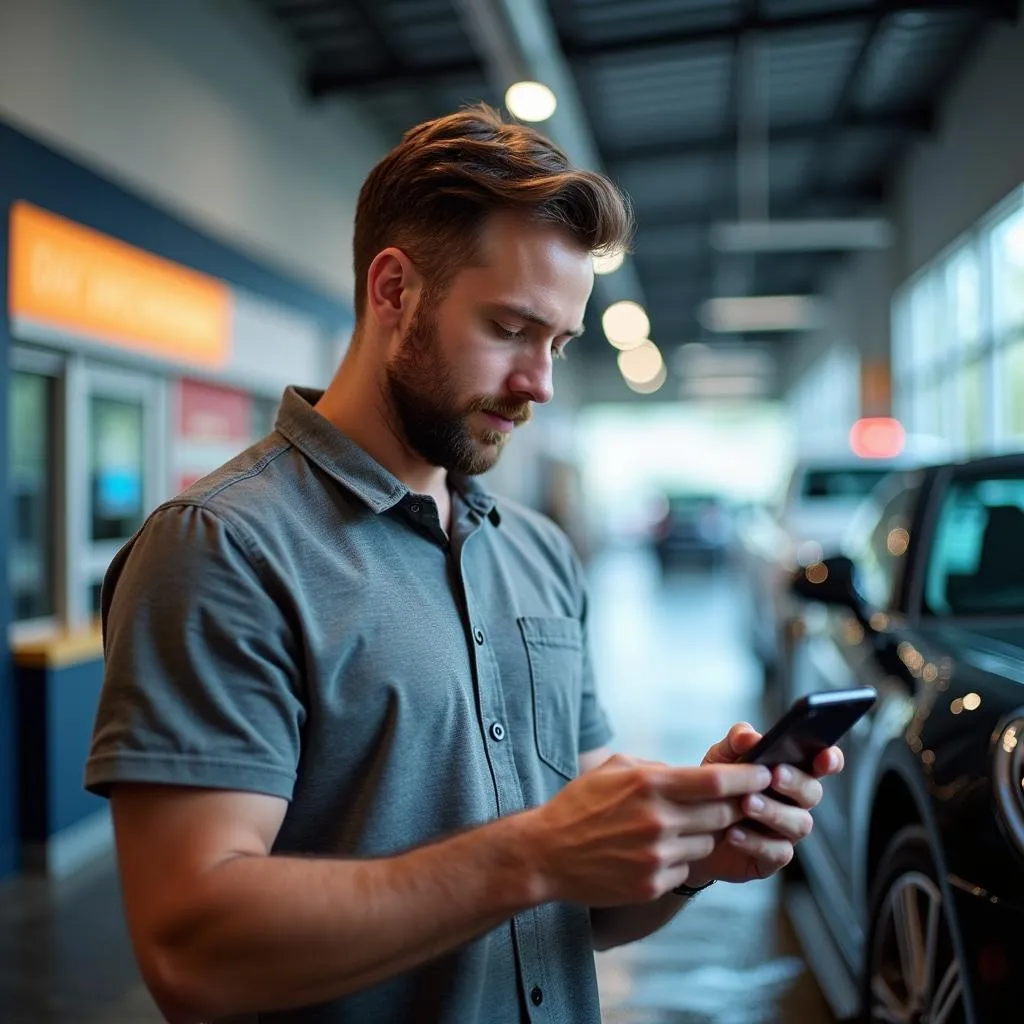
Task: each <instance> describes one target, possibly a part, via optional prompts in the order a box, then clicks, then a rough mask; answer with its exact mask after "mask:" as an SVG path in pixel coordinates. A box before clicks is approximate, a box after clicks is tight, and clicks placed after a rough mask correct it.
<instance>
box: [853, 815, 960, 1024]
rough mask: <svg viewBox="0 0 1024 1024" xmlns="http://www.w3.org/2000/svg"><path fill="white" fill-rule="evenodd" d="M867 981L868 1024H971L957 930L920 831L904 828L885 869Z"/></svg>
mask: <svg viewBox="0 0 1024 1024" xmlns="http://www.w3.org/2000/svg"><path fill="white" fill-rule="evenodd" d="M871 907H872V911H871V923H870V930H869V935H868V949H867V963H866V965H865V967H866V969H865V972H864V974H865V977H864V993H863V996H864V999H863V1006H864V1008H865V1013H864V1019H865V1021H866V1022H867V1024H878V1022H886V1024H969V1022H971V1021H972V1020H973V1015H972V1014H971V1013H970V1012H969V1008H968V1005H967V995H966V993H965V992H964V971H963V965H962V964H961V962H960V958H959V956H958V954H957V951H956V944H955V943H954V940H953V935H954V929H955V928H956V923H955V920H954V916H953V910H952V908H951V907H950V906H949V904H948V903H947V901H946V899H945V897H944V895H943V892H942V887H941V886H940V885H939V881H938V872H937V871H936V869H935V861H934V859H933V857H932V854H931V850H930V847H929V843H928V833H927V832H926V831H925V830H924V829H923V828H921V827H920V826H918V825H914V826H910V827H908V828H904V829H902V830H901V831H900V832H898V833H897V834H896V836H895V837H894V838H893V840H892V842H891V843H890V844H889V848H888V849H887V850H886V852H885V855H884V857H883V858H882V863H881V865H880V866H879V871H878V875H877V881H876V884H875V887H874V896H873V899H872V903H871Z"/></svg>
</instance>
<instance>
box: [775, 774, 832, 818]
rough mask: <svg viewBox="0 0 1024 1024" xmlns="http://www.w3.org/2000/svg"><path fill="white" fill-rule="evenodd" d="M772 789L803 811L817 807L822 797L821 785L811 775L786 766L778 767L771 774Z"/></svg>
mask: <svg viewBox="0 0 1024 1024" xmlns="http://www.w3.org/2000/svg"><path fill="white" fill-rule="evenodd" d="M772 788H773V789H774V790H775V792H776V793H778V794H779V795H780V796H784V797H788V798H789V799H790V800H792V801H793V803H794V804H796V806H797V807H802V808H804V809H805V810H810V809H811V808H812V807H817V806H818V804H819V803H821V798H822V796H823V790H822V787H821V783H820V782H819V781H818V780H817V779H816V778H815V777H814V776H813V775H808V774H807V773H806V772H802V771H800V770H799V769H798V768H793V767H791V766H790V765H786V764H782V765H779V766H778V767H777V768H776V769H775V770H774V772H773V773H772Z"/></svg>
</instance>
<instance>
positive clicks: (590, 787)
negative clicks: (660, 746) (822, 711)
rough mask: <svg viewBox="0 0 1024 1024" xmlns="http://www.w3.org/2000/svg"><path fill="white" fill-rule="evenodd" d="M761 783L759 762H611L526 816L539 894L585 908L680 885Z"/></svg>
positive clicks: (642, 898)
mask: <svg viewBox="0 0 1024 1024" xmlns="http://www.w3.org/2000/svg"><path fill="white" fill-rule="evenodd" d="M770 781H771V772H770V771H769V770H768V769H767V768H763V767H761V766H759V765H735V764H727V763H724V762H722V763H718V764H714V765H709V766H706V767H701V768H672V767H669V766H668V765H664V764H655V763H652V762H649V761H639V760H637V759H634V758H629V757H622V756H616V757H612V758H610V759H609V760H608V761H606V762H604V764H602V765H601V766H600V767H599V768H595V769H593V770H592V771H588V772H586V773H585V774H584V775H581V776H580V777H579V778H578V779H576V780H575V781H574V782H571V783H569V785H568V786H566V787H565V789H563V790H562V791H561V792H560V793H559V794H558V795H557V796H556V797H554V798H553V799H552V800H550V801H549V802H548V803H546V804H543V805H542V806H541V807H538V808H537V809H536V810H534V811H531V812H528V814H529V815H530V817H529V819H528V830H527V834H526V837H525V838H526V839H527V842H528V843H529V845H530V847H531V849H532V851H533V852H534V855H535V860H536V866H537V868H538V872H539V876H540V877H541V878H543V879H544V880H545V882H546V885H545V893H544V895H545V897H546V898H547V899H551V900H565V901H568V902H574V903H582V904H585V905H587V906H591V907H611V906H618V905H623V904H631V903H645V902H649V901H652V900H656V899H658V898H660V897H661V896H663V895H665V894H666V893H668V892H670V891H671V890H672V889H674V888H675V887H676V886H679V885H682V884H683V883H684V882H686V881H687V879H688V878H689V877H690V871H691V865H692V864H693V863H694V862H697V861H704V860H705V859H706V858H708V857H709V855H711V854H712V851H713V850H714V848H715V843H716V836H718V835H720V834H721V833H722V832H723V831H724V830H726V829H728V828H729V827H730V826H731V825H733V824H735V823H736V822H737V821H740V820H741V819H742V818H743V816H744V811H743V810H742V809H741V801H742V800H743V798H745V797H749V796H751V795H752V794H755V793H760V792H762V791H763V790H764V789H766V788H767V786H768V785H769V783H770Z"/></svg>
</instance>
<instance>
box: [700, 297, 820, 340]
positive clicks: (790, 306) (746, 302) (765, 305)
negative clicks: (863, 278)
mask: <svg viewBox="0 0 1024 1024" xmlns="http://www.w3.org/2000/svg"><path fill="white" fill-rule="evenodd" d="M700 317H701V322H702V323H703V324H704V326H705V327H706V328H707V329H708V330H709V331H715V332H717V333H719V334H744V333H754V332H758V333H759V332H762V331H764V332H767V331H809V330H813V329H814V328H815V327H818V326H820V324H821V308H820V303H819V301H818V300H817V299H816V298H814V297H813V296H811V295H753V296H736V297H734V298H725V299H708V301H707V302H705V303H704V305H703V306H702V307H701V313H700Z"/></svg>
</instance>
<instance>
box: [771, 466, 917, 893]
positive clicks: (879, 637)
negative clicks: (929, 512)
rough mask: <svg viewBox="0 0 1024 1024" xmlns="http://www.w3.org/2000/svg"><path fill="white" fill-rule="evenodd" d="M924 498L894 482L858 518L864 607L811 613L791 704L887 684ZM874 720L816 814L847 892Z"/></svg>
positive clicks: (846, 745) (860, 726) (847, 750)
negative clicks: (904, 576) (858, 784)
mask: <svg viewBox="0 0 1024 1024" xmlns="http://www.w3.org/2000/svg"><path fill="white" fill-rule="evenodd" d="M918 493H919V488H918V486H917V484H916V483H914V482H912V478H907V477H900V478H894V479H893V480H892V481H890V482H889V483H888V484H886V485H883V489H882V490H881V491H880V492H879V493H878V494H877V495H876V498H875V499H873V504H874V507H875V508H877V510H878V511H877V512H876V513H874V515H873V518H870V517H868V516H867V515H866V514H861V515H859V516H858V517H857V519H856V521H855V527H854V529H855V530H857V531H861V532H859V533H855V534H854V535H853V536H851V537H850V538H849V539H848V542H847V552H848V554H849V555H850V557H851V558H852V559H853V561H854V565H855V580H856V585H857V590H858V591H859V593H860V595H861V597H862V600H863V604H862V607H861V608H860V609H859V610H858V611H854V610H853V609H852V608H846V607H831V608H825V607H823V606H821V605H816V606H815V605H809V606H806V607H805V609H804V615H803V637H802V639H801V640H800V642H799V643H798V644H797V646H796V648H795V650H794V655H793V674H792V693H791V697H792V698H793V699H796V698H797V697H800V696H803V695H804V694H806V693H812V692H816V691H821V690H832V689H846V688H849V687H857V686H874V687H876V688H879V689H880V688H882V687H883V686H884V685H885V672H884V670H883V667H882V666H884V665H885V664H887V661H888V657H889V656H890V655H891V651H890V648H892V647H894V646H895V644H896V643H897V642H898V637H897V636H896V634H895V633H894V632H893V631H892V629H891V628H890V623H891V619H892V616H893V612H894V610H895V609H894V600H895V595H896V593H897V586H898V583H899V579H900V575H901V573H902V570H903V564H904V561H905V559H906V556H907V552H908V551H909V547H910V529H911V522H912V518H913V510H914V508H915V505H916V502H917V498H918ZM872 719H873V713H869V714H868V715H866V716H865V717H864V718H862V719H861V720H860V721H859V722H858V723H857V724H856V725H855V726H854V727H853V729H851V730H850V732H848V733H847V734H846V736H845V737H844V738H843V740H842V741H841V743H840V746H841V747H842V748H843V752H844V754H845V756H846V762H847V769H846V771H845V772H843V773H842V774H841V775H839V776H837V777H833V778H830V779H826V780H825V781H824V789H825V798H824V799H823V800H822V803H821V805H820V807H819V808H818V809H817V810H816V811H815V830H816V832H817V833H818V836H819V839H820V840H821V844H822V845H823V846H824V848H825V849H826V851H827V854H828V857H829V861H830V862H831V866H832V868H833V870H834V872H835V874H836V875H837V881H839V880H841V882H842V884H843V885H844V887H845V888H846V891H849V887H850V886H851V885H852V884H853V878H854V863H853V858H854V850H855V847H856V844H855V843H854V842H853V841H852V832H851V829H852V828H854V827H857V823H856V822H854V821H853V815H854V800H853V792H854V786H855V779H856V775H857V769H858V764H859V763H860V761H861V760H862V757H861V755H862V753H863V751H864V748H865V746H866V744H867V742H868V739H869V737H870V733H871V726H872Z"/></svg>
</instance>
